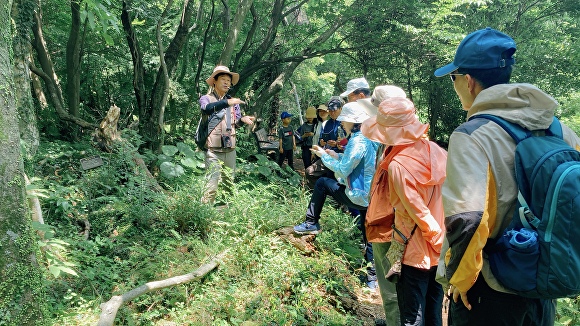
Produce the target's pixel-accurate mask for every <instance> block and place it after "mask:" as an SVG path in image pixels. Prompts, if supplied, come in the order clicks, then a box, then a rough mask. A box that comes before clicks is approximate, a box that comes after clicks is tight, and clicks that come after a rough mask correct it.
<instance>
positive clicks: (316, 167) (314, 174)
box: [304, 158, 335, 189]
mask: <svg viewBox="0 0 580 326" xmlns="http://www.w3.org/2000/svg"><path fill="white" fill-rule="evenodd" d="M304 167H306V165H304ZM304 174H305V176H306V181H308V187H309V188H311V189H314V185H315V184H316V181H317V180H318V179H319V178H321V177H327V178H330V179H335V178H334V172H332V170H331V169H329V168H327V167H326V165H324V163H322V160H321V159H320V158H319V159H317V160H316V161H314V162H313V163H312V164H311V165H310V166H308V167H306V170H305V171H304Z"/></svg>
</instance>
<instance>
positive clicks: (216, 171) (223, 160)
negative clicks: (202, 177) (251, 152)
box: [201, 148, 236, 204]
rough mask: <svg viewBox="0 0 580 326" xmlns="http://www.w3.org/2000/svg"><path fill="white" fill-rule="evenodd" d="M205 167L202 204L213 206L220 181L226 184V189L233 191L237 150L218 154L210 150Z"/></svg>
mask: <svg viewBox="0 0 580 326" xmlns="http://www.w3.org/2000/svg"><path fill="white" fill-rule="evenodd" d="M205 167H206V170H207V174H206V185H205V191H204V194H203V197H202V198H201V202H202V203H206V204H207V203H209V204H213V203H214V202H215V197H216V194H217V190H218V185H219V183H220V181H222V182H223V183H224V184H225V186H226V189H229V190H231V189H232V186H233V182H234V173H235V170H236V150H235V149H234V150H231V151H229V152H217V151H214V150H212V149H211V148H210V149H208V150H207V151H206V152H205Z"/></svg>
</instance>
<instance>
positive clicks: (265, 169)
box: [258, 166, 272, 177]
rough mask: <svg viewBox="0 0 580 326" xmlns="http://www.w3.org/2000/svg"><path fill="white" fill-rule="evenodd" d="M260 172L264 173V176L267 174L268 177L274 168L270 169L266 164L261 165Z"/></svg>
mask: <svg viewBox="0 0 580 326" xmlns="http://www.w3.org/2000/svg"><path fill="white" fill-rule="evenodd" d="M258 172H260V174H262V175H263V176H266V177H269V176H270V175H271V174H272V170H270V169H268V168H267V167H265V166H259V167H258Z"/></svg>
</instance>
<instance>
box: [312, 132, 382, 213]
mask: <svg viewBox="0 0 580 326" xmlns="http://www.w3.org/2000/svg"><path fill="white" fill-rule="evenodd" d="M377 148H378V143H375V142H373V141H372V140H369V139H368V138H366V137H364V136H363V135H362V134H361V132H360V131H357V132H355V133H352V134H351V136H350V139H349V141H348V144H347V145H346V147H345V149H344V153H339V154H338V159H335V158H333V157H332V156H330V155H329V154H324V155H322V157H321V159H322V163H324V165H325V166H326V167H328V168H329V169H330V170H332V171H333V172H334V175H335V176H336V179H337V180H338V182H339V183H341V184H343V185H346V188H347V189H346V195H347V196H348V198H349V199H350V200H351V201H352V202H353V203H354V204H357V205H359V206H363V207H367V206H368V205H369V192H370V189H371V181H372V179H373V175H374V173H375V161H376V154H377Z"/></svg>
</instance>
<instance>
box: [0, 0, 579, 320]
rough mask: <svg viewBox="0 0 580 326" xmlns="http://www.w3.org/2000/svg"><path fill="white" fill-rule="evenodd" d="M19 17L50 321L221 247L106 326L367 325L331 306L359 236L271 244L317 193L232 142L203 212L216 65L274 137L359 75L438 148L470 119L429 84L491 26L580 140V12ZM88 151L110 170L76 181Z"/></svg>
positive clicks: (86, 311)
mask: <svg viewBox="0 0 580 326" xmlns="http://www.w3.org/2000/svg"><path fill="white" fill-rule="evenodd" d="M13 3H14V6H13V8H12V14H13V17H12V20H13V24H11V26H12V28H13V29H12V30H11V31H12V35H13V36H14V48H15V51H14V64H15V66H16V67H17V68H18V69H20V70H21V71H20V73H17V72H15V75H18V74H19V75H20V77H22V76H28V75H29V74H28V73H29V72H28V70H27V69H26V66H28V67H29V69H30V70H31V71H32V72H33V73H32V74H31V76H32V80H30V83H27V82H26V81H25V82H17V83H16V84H18V85H28V84H29V85H31V88H32V89H26V88H24V87H23V88H22V89H20V90H18V91H17V92H16V94H15V96H16V97H17V101H18V103H19V110H20V111H19V112H18V117H19V119H20V126H19V127H20V133H21V139H22V147H23V149H24V151H25V153H23V154H24V156H25V170H26V173H27V175H28V176H29V177H30V178H31V179H32V180H33V183H32V185H31V186H29V187H28V193H29V196H31V197H34V198H39V199H40V202H41V206H42V212H43V215H44V221H45V224H44V225H43V224H40V223H35V224H34V225H33V226H34V227H35V228H36V230H37V231H38V233H39V240H38V241H39V242H38V243H39V248H38V249H39V252H40V255H41V256H40V257H39V262H40V263H41V264H42V265H43V269H42V272H43V273H45V274H46V281H45V284H44V285H45V289H46V290H47V291H46V292H47V295H48V302H47V303H48V307H49V309H50V311H49V316H48V318H49V320H50V323H52V324H55V325H85V324H86V325H88V324H94V323H95V322H96V320H97V319H98V315H99V313H100V309H99V305H100V304H101V303H103V302H105V301H107V300H108V299H109V298H110V297H111V296H112V295H116V294H120V293H123V292H126V291H128V290H130V289H132V288H135V287H137V286H139V285H141V284H144V283H146V282H148V281H152V280H158V279H164V278H167V277H171V276H175V275H179V274H185V273H188V272H190V271H191V270H193V269H195V268H197V267H198V266H200V265H202V264H203V263H205V262H207V261H208V260H209V259H210V258H211V257H213V256H214V255H216V254H218V253H219V252H222V251H223V250H226V249H229V253H228V254H227V258H226V259H225V260H224V262H223V263H222V264H221V265H220V267H219V268H218V270H217V271H215V272H213V273H211V274H209V275H208V276H207V277H205V278H204V279H202V280H200V281H199V282H192V283H191V284H186V285H181V286H177V287H173V288H168V289H165V290H162V291H159V292H155V293H151V294H147V295H144V296H142V297H139V298H137V299H136V300H134V301H132V302H130V303H129V304H127V305H124V306H123V307H122V309H121V310H120V311H119V314H118V319H117V321H118V322H119V323H120V324H127V325H153V324H163V323H164V322H173V323H175V324H179V325H182V324H191V325H205V324H216V325H230V324H231V325H239V324H242V323H244V322H246V325H248V324H252V323H254V324H260V325H263V324H276V325H278V324H297V325H302V324H334V325H343V324H352V325H357V324H361V323H363V321H361V320H360V319H359V318H357V317H356V315H355V312H353V311H351V310H349V308H348V307H345V306H342V305H341V304H340V302H341V301H340V300H339V299H338V298H340V297H346V296H349V295H350V294H352V293H354V292H356V291H358V290H360V282H359V281H358V277H359V276H360V275H361V273H362V271H363V270H364V268H363V267H364V266H361V254H360V251H359V247H358V239H359V237H360V235H359V234H358V230H357V229H356V227H355V226H354V225H355V223H354V221H353V220H352V219H351V218H350V217H348V216H347V215H345V214H343V213H342V212H340V211H339V210H336V209H334V208H333V206H332V205H328V207H325V209H324V211H323V215H324V216H323V223H324V228H325V231H324V232H323V233H322V234H321V235H320V236H318V237H317V239H316V243H315V244H316V246H317V248H316V249H317V250H316V252H315V253H314V254H312V255H310V256H309V255H303V254H301V253H300V252H299V251H298V250H297V249H295V248H293V247H292V246H290V245H289V244H288V243H286V242H285V241H283V240H281V239H280V237H279V236H278V235H277V234H275V232H274V231H275V230H277V229H279V228H280V227H284V226H289V225H294V224H296V223H298V222H300V221H301V220H302V218H303V215H304V209H305V207H306V202H307V200H308V196H309V193H308V191H306V190H305V189H304V188H303V187H302V186H301V178H300V176H298V175H297V174H295V173H293V172H291V171H288V170H286V169H280V168H279V167H278V166H277V165H276V164H275V163H273V162H272V161H271V160H268V158H267V157H265V156H262V155H254V153H255V152H256V151H255V148H254V146H255V145H254V144H253V141H252V140H251V137H250V136H249V134H248V133H247V132H241V133H240V135H239V137H240V139H239V141H238V146H239V149H238V173H237V183H236V186H235V189H233V191H231V192H225V191H221V192H220V193H219V194H218V200H219V204H220V205H226V206H225V207H221V208H219V209H218V208H215V207H210V206H206V205H202V204H200V203H199V198H200V194H201V191H202V190H201V189H202V187H203V184H204V178H203V174H204V165H203V155H202V153H201V152H199V151H197V149H196V148H195V146H194V145H193V143H192V142H191V138H192V133H193V131H194V130H195V127H196V124H197V121H198V118H199V114H200V113H199V111H200V110H199V107H198V104H197V100H198V98H199V97H200V95H202V94H204V93H205V92H206V91H207V85H206V83H205V78H206V77H207V76H209V75H210V73H211V71H212V69H213V67H214V66H215V65H216V64H217V63H218V62H220V61H222V63H223V64H225V65H228V66H229V67H230V68H231V69H232V70H233V71H236V72H239V73H240V75H241V79H240V83H239V84H238V85H236V87H235V89H234V90H233V91H232V95H233V96H236V97H240V98H242V99H243V100H245V101H246V105H245V106H244V107H243V109H244V110H245V111H246V113H248V114H253V115H256V116H258V117H260V118H261V119H262V120H263V122H262V123H263V124H264V125H265V126H266V127H267V128H270V129H271V130H274V129H275V128H276V126H277V123H278V121H279V119H278V117H279V113H280V112H281V111H289V112H291V113H293V114H295V116H296V117H298V118H297V119H294V120H293V123H294V124H298V123H299V121H300V116H301V113H302V112H304V110H305V109H306V108H307V107H308V106H317V105H319V104H321V103H325V102H326V101H327V100H328V98H329V97H330V96H332V95H336V94H338V93H340V92H342V91H343V90H344V88H345V86H346V82H347V81H348V80H349V79H351V78H355V77H360V76H365V77H366V78H367V80H368V81H369V83H370V84H371V87H374V86H376V85H381V84H395V85H398V86H400V87H402V88H403V89H405V91H406V92H407V94H408V95H409V97H410V98H411V99H412V100H413V101H414V102H415V104H416V106H417V109H418V114H419V116H420V118H421V120H423V121H424V122H429V123H430V124H431V129H430V137H431V138H432V139H434V140H436V141H437V142H438V143H440V144H442V145H444V146H445V145H446V143H447V141H448V137H449V135H450V133H451V132H452V130H453V129H454V128H455V127H456V126H457V125H459V124H460V123H461V122H462V121H464V119H465V113H464V111H463V110H461V109H460V103H459V100H458V99H457V96H456V94H455V92H454V90H453V87H452V84H451V83H450V81H449V79H448V78H441V79H439V78H435V77H434V76H433V71H434V70H435V69H436V68H437V67H439V66H441V65H443V64H446V63H448V62H449V61H451V60H452V58H453V53H454V50H455V48H456V47H457V45H458V43H459V41H460V40H461V39H462V38H463V37H464V36H465V35H466V34H467V33H469V32H471V31H473V30H475V29H479V28H483V27H486V26H492V27H494V28H497V29H500V30H502V31H505V32H506V33H508V34H510V35H511V36H513V37H514V39H515V40H516V42H517V44H518V51H517V52H516V58H517V65H516V69H515V71H514V76H513V81H514V82H527V83H532V84H536V85H538V86H539V87H540V88H542V89H544V90H545V91H547V92H548V93H549V94H552V95H553V96H554V97H555V98H556V99H557V100H558V101H559V102H560V103H561V105H562V106H561V108H560V109H559V110H558V112H557V115H558V116H560V117H561V118H562V120H563V121H565V122H566V123H567V124H568V125H569V126H571V127H572V128H573V129H574V130H575V131H576V132H578V133H580V114H578V112H580V92H579V89H580V65H579V64H578V62H580V51H579V50H580V48H579V46H580V42H578V37H579V36H580V32H579V26H578V22H579V17H580V16H579V12H580V7H579V6H578V4H577V2H576V1H575V0H546V1H533V2H530V1H526V0H517V1H511V0H510V1H508V0H457V1H448V0H432V1H423V0H405V1H403V0H397V1H387V2H385V1H382V0H381V1H379V0H368V1H362V0H349V1H329V0H316V1H314V0H310V1H308V0H272V1H248V0H224V1H217V0H209V1H207V0H176V1H144V0H123V1H111V0H79V1H70V2H69V1H56V0H43V1H40V0H36V1H26V0H13ZM247 6H249V8H247ZM5 26H7V24H5ZM8 30H10V29H9V28H7V29H5V32H7V31H8ZM29 44H31V45H32V46H31V48H29V47H28V46H29ZM230 45H231V46H230ZM27 62H30V65H28V64H23V63H27ZM18 69H17V70H18ZM16 78H17V77H15V80H16ZM31 98H32V99H33V100H34V104H33V105H29V104H30V103H31V102H32V101H31ZM112 105H117V106H118V107H120V108H121V116H120V120H119V124H118V127H119V129H120V130H122V133H121V136H122V138H123V139H124V141H120V142H118V143H116V144H115V145H114V146H113V147H112V148H109V151H105V152H104V151H101V150H99V149H97V147H95V146H94V144H93V142H92V139H91V136H89V134H91V133H92V132H93V130H94V128H95V127H96V126H98V124H99V123H100V122H101V120H102V119H103V118H104V117H105V115H106V114H107V111H108V109H109V107H111V106H112ZM29 106H31V107H29ZM32 106H33V107H32ZM25 109H28V111H25ZM38 138H40V140H39V139H38ZM39 143H40V145H38V144H39ZM95 156H98V157H100V158H101V159H102V160H103V165H102V166H99V167H97V168H94V169H88V170H84V169H82V168H81V165H80V160H81V159H86V158H90V157H95ZM140 159H143V160H144V162H145V164H146V166H147V167H148V169H149V171H151V173H152V175H153V178H154V179H153V180H152V179H151V177H150V176H148V175H147V174H146V173H145V171H143V169H142V166H139V165H138V163H137V162H138V160H140ZM159 185H160V188H161V189H162V190H161V191H160V189H159ZM34 249H36V248H34ZM579 304H580V302H579V301H578V299H566V300H560V301H559V305H558V313H559V316H558V319H559V321H560V323H561V324H562V325H580V316H578V314H579V309H578V305H579ZM1 324H2V321H1V318H0V325H1Z"/></svg>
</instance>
